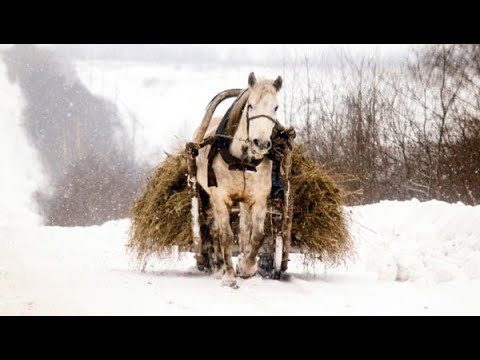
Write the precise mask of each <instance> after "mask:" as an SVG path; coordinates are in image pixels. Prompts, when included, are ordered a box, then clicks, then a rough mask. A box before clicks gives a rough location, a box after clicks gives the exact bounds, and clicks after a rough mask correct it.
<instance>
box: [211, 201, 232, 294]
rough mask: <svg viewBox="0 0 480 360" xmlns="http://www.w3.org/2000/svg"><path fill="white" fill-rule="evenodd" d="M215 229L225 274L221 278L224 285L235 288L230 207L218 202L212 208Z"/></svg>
mask: <svg viewBox="0 0 480 360" xmlns="http://www.w3.org/2000/svg"><path fill="white" fill-rule="evenodd" d="M214 217H215V223H216V224H215V228H216V229H217V231H216V233H217V234H218V237H217V239H218V240H219V242H220V251H221V255H223V265H224V269H225V272H224V274H223V277H222V282H223V284H224V285H228V286H231V287H236V286H237V280H236V278H235V269H234V267H233V261H232V248H233V232H232V228H231V227H230V207H229V206H227V204H225V203H224V202H223V201H221V202H220V201H219V202H217V203H216V204H215V206H214Z"/></svg>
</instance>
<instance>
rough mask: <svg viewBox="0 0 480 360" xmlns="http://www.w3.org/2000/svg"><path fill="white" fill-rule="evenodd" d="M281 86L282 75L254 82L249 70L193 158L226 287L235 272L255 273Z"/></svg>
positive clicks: (233, 283) (245, 275) (234, 284)
mask: <svg viewBox="0 0 480 360" xmlns="http://www.w3.org/2000/svg"><path fill="white" fill-rule="evenodd" d="M281 87H282V77H281V76H278V77H277V79H276V80H258V81H257V79H256V77H255V74H254V73H253V72H252V73H251V74H250V75H249V77H248V88H247V89H245V90H244V91H243V92H242V93H241V94H240V95H239V96H238V97H237V99H236V100H235V102H234V103H233V104H232V106H231V107H230V108H229V110H228V111H227V112H226V114H225V116H223V117H215V118H213V119H211V121H210V124H209V125H208V128H207V129H206V132H205V133H204V136H203V140H205V139H214V141H213V143H211V144H210V145H208V146H204V147H202V148H201V149H199V151H198V155H197V157H196V160H195V161H196V168H197V182H198V184H199V186H200V187H201V188H202V189H203V190H204V191H205V192H206V193H207V194H208V197H209V206H210V208H209V213H210V214H211V227H210V232H211V235H212V238H213V244H214V249H215V255H216V266H217V272H216V274H219V275H221V276H222V283H223V284H224V285H225V286H230V287H233V288H237V287H238V286H237V281H236V273H238V275H239V276H240V277H242V278H250V277H252V276H254V275H255V274H256V272H257V253H258V250H259V249H260V247H261V245H262V242H263V236H264V224H265V217H266V213H267V200H268V197H269V195H270V192H271V188H272V161H271V160H270V159H268V157H267V154H268V153H269V151H270V148H271V147H272V139H271V138H272V133H273V131H274V129H275V128H277V127H279V126H280V125H279V122H278V120H277V116H276V113H277V110H278V100H277V94H278V92H279V91H280V89H281ZM199 131H200V128H199V129H197V131H196V134H198V132H199ZM236 203H238V204H239V207H240V223H239V228H240V233H239V246H240V255H239V262H238V265H237V268H236V269H235V268H234V266H233V262H232V249H233V240H234V235H233V232H232V228H231V225H230V212H231V208H232V206H233V205H234V204H236Z"/></svg>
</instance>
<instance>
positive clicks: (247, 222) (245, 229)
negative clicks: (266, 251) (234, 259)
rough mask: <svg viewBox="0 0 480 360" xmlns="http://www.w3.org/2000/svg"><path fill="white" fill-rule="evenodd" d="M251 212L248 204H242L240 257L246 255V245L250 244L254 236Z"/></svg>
mask: <svg viewBox="0 0 480 360" xmlns="http://www.w3.org/2000/svg"><path fill="white" fill-rule="evenodd" d="M250 215H251V212H250V208H249V206H248V205H247V204H245V203H243V202H241V203H240V234H239V236H238V242H239V245H240V257H243V256H244V254H245V245H246V244H248V243H249V242H250V237H251V235H252V219H251V217H250ZM240 257H239V258H240Z"/></svg>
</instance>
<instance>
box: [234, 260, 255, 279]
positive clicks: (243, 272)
mask: <svg viewBox="0 0 480 360" xmlns="http://www.w3.org/2000/svg"><path fill="white" fill-rule="evenodd" d="M256 273H257V264H254V265H253V266H250V267H248V268H246V266H245V265H244V264H243V263H239V264H238V265H237V274H238V276H240V277H241V278H242V279H249V278H251V277H253V276H255V274H256Z"/></svg>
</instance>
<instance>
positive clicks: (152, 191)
mask: <svg viewBox="0 0 480 360" xmlns="http://www.w3.org/2000/svg"><path fill="white" fill-rule="evenodd" d="M190 211H191V196H190V193H189V191H188V186H187V156H186V155H185V154H184V153H183V152H182V153H180V154H178V155H169V156H168V157H167V158H166V159H165V161H164V162H163V163H162V164H161V165H160V166H159V167H158V168H157V169H156V170H155V171H154V173H153V175H152V176H151V177H150V178H149V180H148V182H147V186H146V188H145V190H144V191H143V193H142V195H141V196H140V198H139V199H138V200H137V201H136V202H135V203H134V205H133V206H132V208H131V210H130V212H131V218H132V227H131V229H130V241H129V243H128V246H129V247H130V249H131V250H132V251H134V252H135V253H136V254H137V256H138V259H139V260H141V259H145V258H147V257H148V256H150V255H152V254H158V255H161V254H165V253H168V252H170V251H171V248H172V246H173V245H178V246H179V249H180V250H184V251H185V250H188V249H189V248H190V246H191V243H192V229H191V221H192V219H191V213H190Z"/></svg>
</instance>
